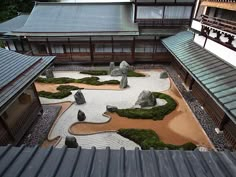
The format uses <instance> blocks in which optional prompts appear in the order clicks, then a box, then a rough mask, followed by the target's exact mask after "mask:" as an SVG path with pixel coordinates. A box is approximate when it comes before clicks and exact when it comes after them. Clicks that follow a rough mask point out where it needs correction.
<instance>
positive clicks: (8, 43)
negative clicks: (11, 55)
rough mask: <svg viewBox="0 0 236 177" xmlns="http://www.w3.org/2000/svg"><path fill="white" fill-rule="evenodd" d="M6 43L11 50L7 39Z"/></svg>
mask: <svg viewBox="0 0 236 177" xmlns="http://www.w3.org/2000/svg"><path fill="white" fill-rule="evenodd" d="M5 43H6V45H7V47H8V49H9V50H11V49H10V46H9V43H8V41H5Z"/></svg>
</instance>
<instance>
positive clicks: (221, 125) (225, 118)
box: [219, 114, 229, 130]
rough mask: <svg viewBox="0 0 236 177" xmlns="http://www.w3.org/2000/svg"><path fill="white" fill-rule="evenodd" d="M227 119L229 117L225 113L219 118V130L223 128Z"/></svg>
mask: <svg viewBox="0 0 236 177" xmlns="http://www.w3.org/2000/svg"><path fill="white" fill-rule="evenodd" d="M228 121H229V117H228V116H227V115H226V114H225V115H224V117H223V119H222V120H221V122H220V125H219V129H220V130H223V129H224V125H225V124H226V123H227V122H228Z"/></svg>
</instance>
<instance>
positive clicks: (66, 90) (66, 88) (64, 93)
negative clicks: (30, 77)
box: [38, 85, 80, 99]
mask: <svg viewBox="0 0 236 177" xmlns="http://www.w3.org/2000/svg"><path fill="white" fill-rule="evenodd" d="M78 89H80V88H79V87H76V86H72V85H59V86H58V87H57V90H59V92H56V93H53V92H46V91H40V92H38V94H39V96H40V97H44V98H49V99H62V98H65V97H68V96H69V95H71V94H72V93H71V90H78Z"/></svg>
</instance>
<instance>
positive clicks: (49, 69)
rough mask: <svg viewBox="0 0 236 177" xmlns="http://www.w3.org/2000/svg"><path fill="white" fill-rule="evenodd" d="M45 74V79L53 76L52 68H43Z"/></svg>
mask: <svg viewBox="0 0 236 177" xmlns="http://www.w3.org/2000/svg"><path fill="white" fill-rule="evenodd" d="M45 75H46V78H47V79H50V78H54V75H53V70H52V68H48V69H46V70H45Z"/></svg>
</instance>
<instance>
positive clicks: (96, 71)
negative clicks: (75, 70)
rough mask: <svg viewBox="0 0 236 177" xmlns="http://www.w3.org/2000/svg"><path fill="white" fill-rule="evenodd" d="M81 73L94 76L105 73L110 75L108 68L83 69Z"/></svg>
mask: <svg viewBox="0 0 236 177" xmlns="http://www.w3.org/2000/svg"><path fill="white" fill-rule="evenodd" d="M80 73H81V74H89V75H92V76H103V75H108V72H107V71H106V70H86V71H81V72H80Z"/></svg>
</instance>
